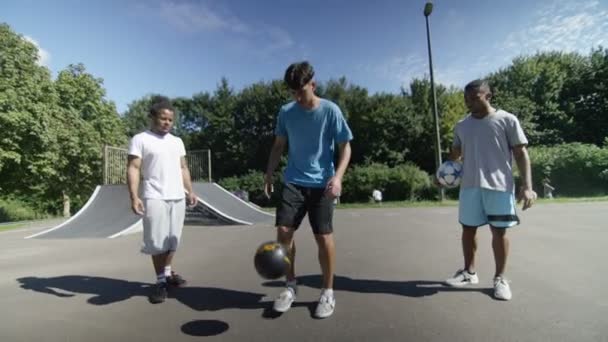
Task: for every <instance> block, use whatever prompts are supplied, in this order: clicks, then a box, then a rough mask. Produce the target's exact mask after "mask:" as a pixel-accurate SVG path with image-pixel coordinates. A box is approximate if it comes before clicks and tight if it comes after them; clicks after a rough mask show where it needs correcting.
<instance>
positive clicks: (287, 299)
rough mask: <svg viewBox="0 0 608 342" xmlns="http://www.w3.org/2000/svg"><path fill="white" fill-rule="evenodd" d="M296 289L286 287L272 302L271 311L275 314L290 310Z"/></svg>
mask: <svg viewBox="0 0 608 342" xmlns="http://www.w3.org/2000/svg"><path fill="white" fill-rule="evenodd" d="M296 292H297V289H295V288H293V287H291V286H288V287H286V288H285V289H284V290H283V291H282V292H281V293H280V294H279V296H278V297H277V299H275V300H274V305H273V309H274V311H276V312H287V310H289V308H291V304H293V301H294V300H296Z"/></svg>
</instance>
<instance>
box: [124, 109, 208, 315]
mask: <svg viewBox="0 0 608 342" xmlns="http://www.w3.org/2000/svg"><path fill="white" fill-rule="evenodd" d="M174 115H175V113H174V110H173V107H172V106H171V102H170V101H169V99H167V98H165V97H157V98H155V99H154V100H153V104H152V106H151V107H150V113H149V117H150V119H151V126H150V129H149V130H147V131H145V132H142V133H139V134H137V135H135V136H134V137H133V138H132V139H131V142H130V144H129V157H128V159H129V161H128V166H127V170H128V171H127V176H128V177H127V180H128V185H129V194H130V196H131V207H132V209H133V211H134V212H135V213H136V214H138V215H142V216H143V226H144V232H143V246H142V249H141V251H142V252H143V253H145V254H148V255H151V256H152V263H153V264H154V270H155V272H156V284H155V285H154V286H153V287H152V288H151V290H152V291H151V292H150V294H149V297H148V299H149V300H150V302H151V303H162V302H164V301H165V299H166V298H167V290H168V287H169V286H176V287H177V286H183V285H185V284H186V281H185V280H184V279H183V278H182V277H181V276H180V275H178V274H176V273H175V272H173V271H172V270H171V261H172V260H173V255H174V254H175V251H176V250H177V247H178V245H179V242H180V238H181V233H182V228H183V226H184V218H185V212H186V203H185V201H186V200H185V197H186V196H187V197H188V198H187V199H188V204H189V205H190V206H194V205H196V202H197V198H196V195H195V194H194V192H193V191H192V181H191V179H190V172H189V171H188V165H187V164H186V159H185V156H186V149H185V148H184V143H183V142H182V140H181V139H180V138H178V137H176V136H174V135H172V134H171V133H170V131H171V128H172V127H173V120H174ZM140 175H141V176H143V177H141V185H142V189H141V191H140V188H139V184H140ZM184 189H185V190H186V191H187V192H188V194H187V195H186V194H185V192H184ZM140 195H141V197H140Z"/></svg>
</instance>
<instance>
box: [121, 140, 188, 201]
mask: <svg viewBox="0 0 608 342" xmlns="http://www.w3.org/2000/svg"><path fill="white" fill-rule="evenodd" d="M129 155H132V156H136V157H139V158H141V171H142V174H143V182H142V185H143V188H142V197H143V198H145V199H162V200H177V199H182V198H184V197H185V193H184V181H183V179H182V168H181V157H183V156H185V155H186V148H185V147H184V143H183V141H182V139H180V138H178V137H176V136H174V135H172V134H171V133H167V134H165V135H164V136H163V135H158V134H155V133H153V132H151V131H145V132H141V133H139V134H136V135H135V136H134V137H133V138H132V139H131V142H130V143H129Z"/></svg>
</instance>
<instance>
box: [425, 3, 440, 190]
mask: <svg viewBox="0 0 608 342" xmlns="http://www.w3.org/2000/svg"><path fill="white" fill-rule="evenodd" d="M432 12H433V3H432V2H431V1H429V2H427V3H426V5H425V6H424V19H425V20H426V41H427V45H428V48H429V70H430V74H431V94H432V96H433V122H434V124H435V166H436V169H438V168H439V166H440V165H441V141H440V137H439V116H438V114H437V94H435V79H434V77H433V55H432V53H431V31H430V28H429V16H430V15H431V13H432ZM439 199H440V200H441V201H443V200H444V199H445V192H444V191H443V188H442V187H439Z"/></svg>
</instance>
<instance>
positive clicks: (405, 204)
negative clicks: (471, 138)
mask: <svg viewBox="0 0 608 342" xmlns="http://www.w3.org/2000/svg"><path fill="white" fill-rule="evenodd" d="M580 202H608V196H595V197H557V198H554V199H545V198H539V199H537V200H536V203H535V204H551V203H580ZM455 206H458V201H457V200H454V199H448V200H445V201H443V202H438V201H394V202H382V204H378V203H370V202H366V203H340V204H338V205H337V206H336V209H367V208H417V207H455ZM518 206H520V205H518ZM262 209H263V210H264V211H267V212H270V213H272V212H274V210H275V208H274V207H264V208H262Z"/></svg>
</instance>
